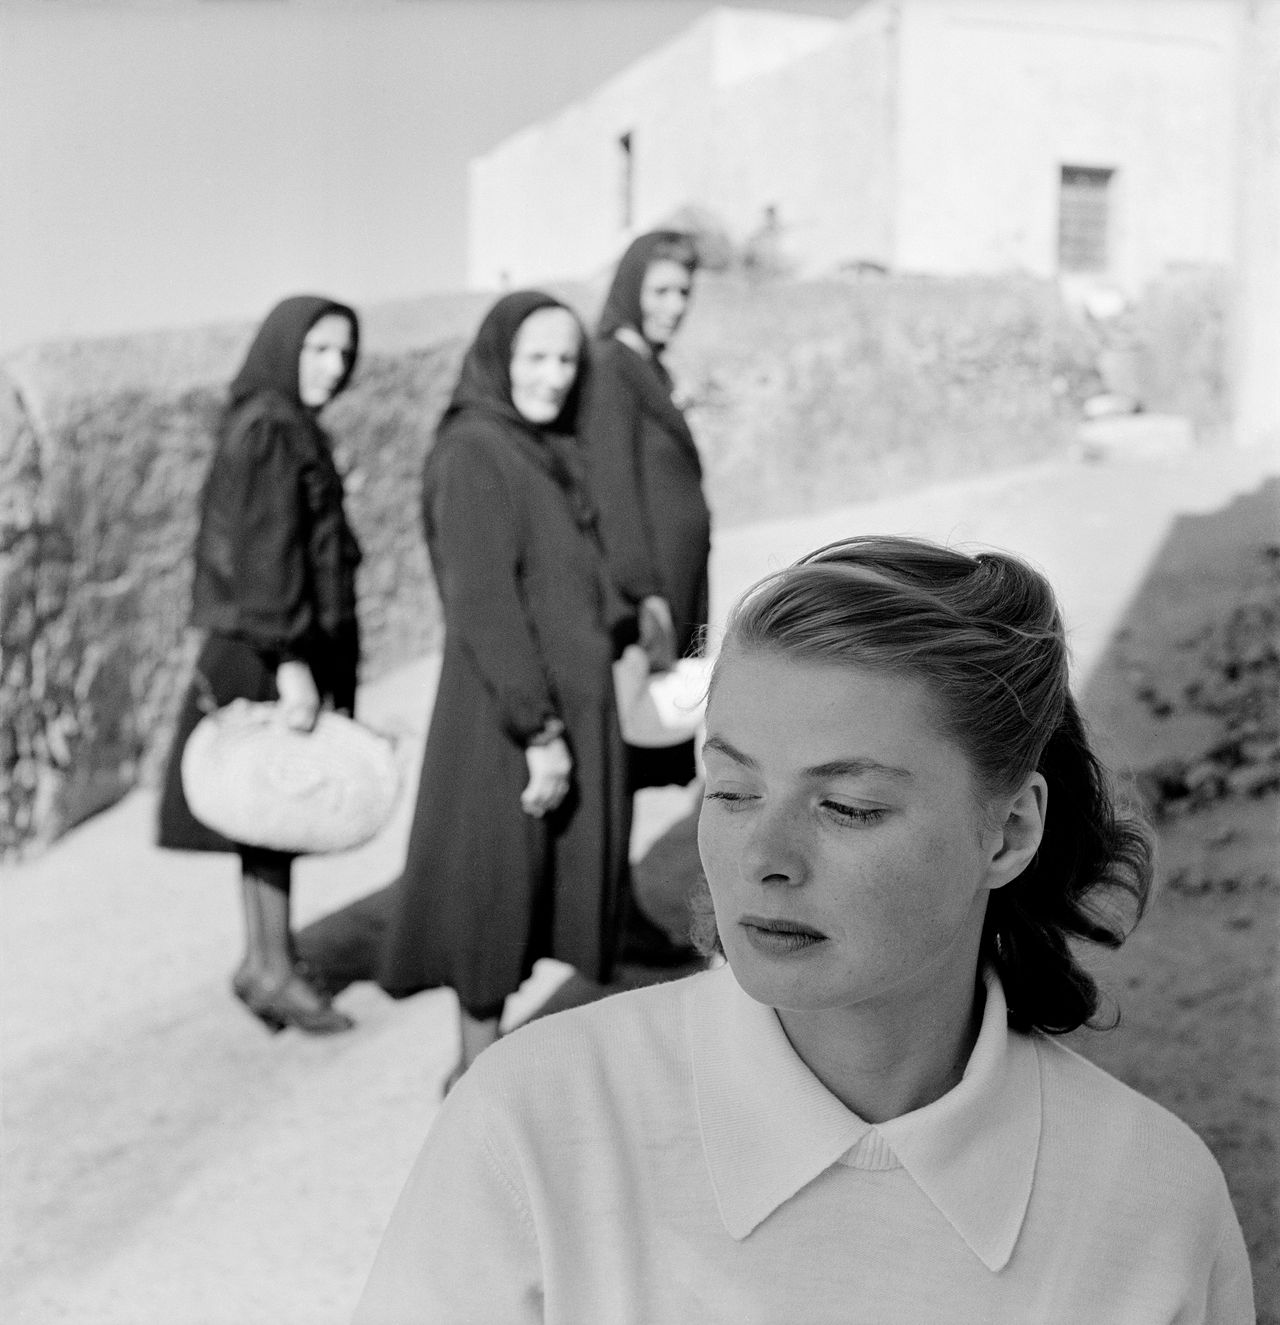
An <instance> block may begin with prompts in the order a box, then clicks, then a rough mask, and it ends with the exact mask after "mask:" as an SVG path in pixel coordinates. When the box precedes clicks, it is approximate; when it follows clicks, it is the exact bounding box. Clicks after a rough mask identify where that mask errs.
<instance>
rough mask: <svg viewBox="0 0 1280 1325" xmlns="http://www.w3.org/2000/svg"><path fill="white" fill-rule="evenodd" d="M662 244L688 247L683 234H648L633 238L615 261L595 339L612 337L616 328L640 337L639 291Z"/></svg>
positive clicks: (680, 231) (676, 232)
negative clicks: (626, 328)
mask: <svg viewBox="0 0 1280 1325" xmlns="http://www.w3.org/2000/svg"><path fill="white" fill-rule="evenodd" d="M664 244H679V245H690V244H691V241H690V238H689V236H688V235H687V234H685V233H684V231H683V230H650V231H649V233H648V234H644V235H637V236H636V237H635V239H633V240H632V241H631V243H630V244H629V245H628V246H627V251H626V252H625V253H624V254H623V255H622V257H621V258H620V259H619V260H618V269H617V271H615V272H614V273H613V284H612V285H610V286H609V293H608V295H607V296H606V297H605V301H604V308H603V310H602V311H601V313H600V321H599V322H598V323H597V325H596V335H597V336H601V337H603V336H612V335H613V333H614V332H615V331H617V330H618V328H619V327H630V328H631V329H632V331H635V332H637V333H638V334H643V333H642V332H641V324H642V323H643V320H644V315H643V314H642V313H641V311H640V287H641V285H643V284H644V274H645V272H647V271H648V270H649V264H650V263H651V262H652V261H653V260H654V259H653V253H654V250H655V249H656V248H659V247H660V246H662V245H664Z"/></svg>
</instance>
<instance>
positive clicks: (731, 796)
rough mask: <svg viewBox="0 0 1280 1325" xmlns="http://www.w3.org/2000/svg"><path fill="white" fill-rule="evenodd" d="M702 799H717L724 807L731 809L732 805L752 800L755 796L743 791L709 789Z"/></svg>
mask: <svg viewBox="0 0 1280 1325" xmlns="http://www.w3.org/2000/svg"><path fill="white" fill-rule="evenodd" d="M702 799H703V800H708V801H719V802H720V803H721V804H722V805H724V806H725V808H726V809H733V808H734V806H738V805H742V804H743V803H744V802H746V801H752V800H755V799H756V798H755V797H754V796H752V795H751V794H750V793H748V792H745V791H709V792H707V793H706V795H705V796H703V798H702Z"/></svg>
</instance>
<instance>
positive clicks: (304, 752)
mask: <svg viewBox="0 0 1280 1325" xmlns="http://www.w3.org/2000/svg"><path fill="white" fill-rule="evenodd" d="M182 788H183V791H184V792H185V793H186V797H187V804H188V805H189V806H190V807H191V812H192V813H193V814H194V815H195V817H196V818H197V819H199V820H201V822H203V823H206V824H208V826H209V827H210V828H213V829H215V830H216V831H217V832H219V833H221V834H222V835H223V836H224V837H227V838H230V839H231V841H233V842H242V843H244V844H245V845H246V846H258V847H269V848H271V849H272V850H275V851H288V852H293V853H297V854H307V855H315V854H321V853H324V852H329V851H347V850H350V849H351V848H352V847H357V846H359V845H360V844H361V843H362V842H367V841H368V840H369V839H370V838H371V837H373V836H374V835H375V834H376V833H377V832H378V830H379V829H381V828H382V827H383V826H384V825H385V824H386V822H387V820H388V819H389V818H390V816H391V811H392V809H393V808H394V806H395V800H396V796H397V794H398V793H399V790H400V769H399V766H398V765H397V763H396V759H395V752H394V750H393V748H392V744H391V742H390V740H388V739H387V738H386V737H384V736H380V735H378V734H377V733H376V732H373V731H370V730H369V728H368V727H365V726H362V725H361V724H360V723H358V722H356V721H354V720H353V719H351V718H347V717H344V716H343V715H342V714H340V713H333V712H329V711H325V712H322V713H321V714H320V717H319V719H318V720H317V722H316V725H315V728H314V729H313V730H312V731H309V732H299V731H293V730H291V729H290V728H288V727H286V726H285V725H284V722H283V721H282V719H281V716H280V711H279V708H278V707H277V705H275V704H255V703H252V702H251V701H249V700H247V699H237V700H234V701H233V702H232V703H230V704H228V705H227V706H226V707H225V708H220V709H217V710H216V711H215V712H213V713H210V714H208V715H207V716H206V717H204V718H202V719H201V720H200V722H199V723H198V724H197V726H196V729H195V730H194V731H193V732H192V733H191V736H190V737H189V738H188V740H187V744H186V748H185V749H184V750H183V752H182Z"/></svg>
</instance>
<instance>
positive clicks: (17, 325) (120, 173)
mask: <svg viewBox="0 0 1280 1325" xmlns="http://www.w3.org/2000/svg"><path fill="white" fill-rule="evenodd" d="M740 7H754V8H773V9H786V10H791V11H794V12H800V13H811V14H822V15H827V16H831V17H843V16H844V15H846V14H848V13H851V12H852V11H853V9H855V8H856V7H857V5H856V3H855V0H796V2H795V3H788V2H787V0H779V2H777V3H773V4H768V3H767V0H743V3H742V5H741V6H740ZM711 8H713V5H711V4H709V3H701V2H700V0H134V2H133V3H129V2H128V0H96V2H92V0H0V353H4V352H5V351H8V350H11V349H14V348H16V347H19V346H21V345H24V344H28V343H31V342H35V341H39V340H45V339H50V338H54V337H59V336H75V335H93V334H99V333H110V332H116V331H132V330H141V329H149V328H155V327H184V326H192V325H196V324H199V323H202V322H207V321H217V320H223V319H246V318H256V317H259V316H261V314H262V313H263V312H264V311H265V310H266V309H267V308H268V307H269V306H270V305H271V304H272V303H273V302H274V301H275V300H276V299H277V298H278V297H279V296H280V295H282V294H284V293H288V292H291V291H293V290H299V289H319V290H322V291H324V292H327V293H333V294H335V295H337V296H339V297H342V298H345V299H349V300H351V301H353V302H356V303H362V302H370V301H373V300H380V299H395V298H408V297H413V296H415V295H419V294H423V293H426V292H429V291H433V290H443V289H456V288H459V287H461V285H462V284H463V280H464V269H463V261H464V225H465V189H466V162H467V160H468V159H469V158H470V157H472V156H474V155H476V154H478V153H480V152H483V151H485V150H487V149H488V148H490V147H492V146H493V145H494V144H495V143H497V142H498V141H500V140H501V139H502V138H504V137H506V136H507V135H508V134H510V133H512V132H514V131H515V130H516V129H518V128H520V127H522V126H523V125H524V124H527V123H529V122H530V121H532V120H536V119H540V118H542V117H543V116H545V115H547V114H548V113H550V112H552V111H554V110H556V109H557V108H559V107H560V106H562V105H564V104H566V103H567V102H569V101H572V100H574V99H575V98H576V97H579V96H581V95H583V94H584V93H586V92H587V91H589V90H590V89H591V88H592V87H594V86H595V85H596V84H598V83H599V82H601V81H603V80H604V79H605V78H607V77H608V76H609V75H611V74H613V73H615V72H616V71H617V70H619V69H621V68H623V67H624V66H625V65H627V64H629V63H630V62H631V61H632V60H634V59H635V58H636V57H637V56H639V55H642V54H644V53H645V52H647V51H649V50H652V49H654V48H655V47H657V46H659V45H661V44H662V43H663V42H665V41H666V40H668V39H669V38H670V37H672V36H674V35H675V34H677V33H678V32H680V31H681V30H682V29H683V28H685V27H687V26H688V25H689V24H690V23H691V22H693V21H694V20H695V19H696V18H697V17H698V16H699V15H700V14H702V13H704V12H706V11H707V10H709V9H711Z"/></svg>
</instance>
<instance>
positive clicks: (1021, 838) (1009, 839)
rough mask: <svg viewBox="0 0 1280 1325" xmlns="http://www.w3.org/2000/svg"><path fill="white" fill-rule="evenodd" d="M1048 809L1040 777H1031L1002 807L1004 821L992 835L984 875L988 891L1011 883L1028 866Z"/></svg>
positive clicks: (1036, 847)
mask: <svg viewBox="0 0 1280 1325" xmlns="http://www.w3.org/2000/svg"><path fill="white" fill-rule="evenodd" d="M1048 806H1049V784H1048V783H1047V782H1046V781H1045V780H1044V776H1043V775H1042V774H1040V773H1031V774H1029V775H1028V777H1027V780H1026V781H1025V782H1024V783H1023V784H1022V788H1021V790H1019V792H1018V793H1017V795H1016V796H1014V798H1013V799H1012V800H1011V801H1008V802H1005V804H1004V818H1003V819H1002V820H1001V822H1000V823H999V824H998V825H997V826H996V829H995V832H994V833H993V835H992V836H993V850H992V853H991V863H990V866H989V867H988V873H987V887H988V888H993V889H994V888H1003V887H1004V886H1005V884H1006V883H1012V882H1013V880H1014V879H1016V878H1017V877H1018V875H1019V874H1021V873H1022V871H1023V870H1025V869H1026V868H1027V866H1028V865H1030V864H1031V861H1032V858H1033V857H1034V856H1035V854H1036V852H1037V851H1038V850H1039V849H1040V839H1041V838H1042V837H1043V836H1044V816H1045V812H1046V810H1047V809H1048Z"/></svg>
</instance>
